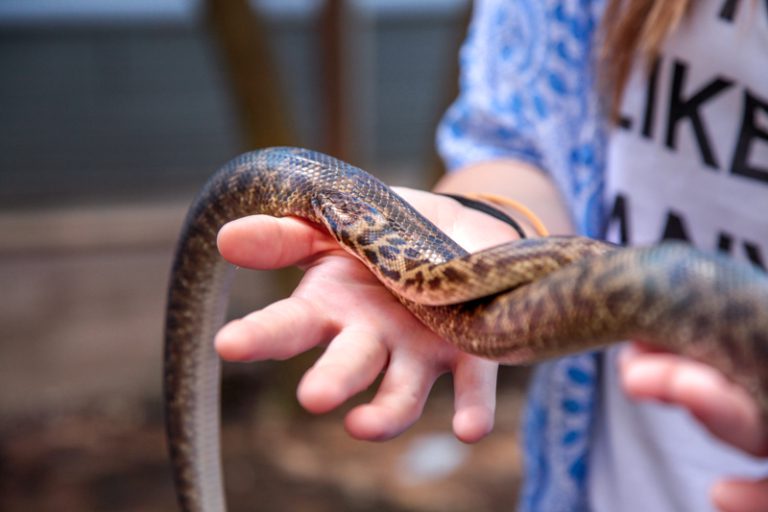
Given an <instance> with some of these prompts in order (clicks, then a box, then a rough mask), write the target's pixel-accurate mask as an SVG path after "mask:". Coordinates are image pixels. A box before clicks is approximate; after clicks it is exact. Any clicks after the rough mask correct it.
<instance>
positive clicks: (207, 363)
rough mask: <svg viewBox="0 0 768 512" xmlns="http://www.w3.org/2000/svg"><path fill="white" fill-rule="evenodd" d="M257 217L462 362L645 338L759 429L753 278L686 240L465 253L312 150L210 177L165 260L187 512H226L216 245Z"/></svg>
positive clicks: (767, 322) (279, 152)
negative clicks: (458, 352)
mask: <svg viewBox="0 0 768 512" xmlns="http://www.w3.org/2000/svg"><path fill="white" fill-rule="evenodd" d="M255 213H262V214H269V215H274V216H285V215H295V216H299V217H303V218H305V219H308V220H310V221H313V222H316V223H320V224H324V225H325V226H326V227H327V228H328V230H329V232H330V233H331V234H332V235H333V236H334V237H335V238H336V240H338V241H339V243H340V244H341V245H343V246H344V247H345V248H346V249H348V250H349V251H350V252H352V253H353V254H355V255H356V256H357V257H358V258H359V259H360V260H361V261H362V262H363V263H364V264H365V265H366V266H367V267H368V268H369V269H370V270H371V271H372V272H373V273H374V274H376V276H377V277H378V278H379V279H380V280H381V281H382V283H384V284H385V285H386V286H387V287H388V288H390V289H391V290H392V291H393V292H394V293H395V295H397V296H398V298H399V299H400V300H401V302H403V304H405V306H406V307H408V308H409V309H410V310H411V311H412V312H413V314H414V315H415V316H417V317H418V318H419V319H420V320H421V321H422V322H423V323H424V324H426V325H427V326H428V327H430V328H431V329H432V330H434V331H436V332H438V333H439V334H441V335H442V336H443V337H445V338H446V339H447V340H449V341H450V342H452V343H454V344H455V345H456V346H457V347H459V348H460V349H462V350H464V351H467V352H470V353H473V354H477V355H480V356H483V357H488V358H491V359H495V360H498V361H501V362H504V363H512V364H517V363H528V362H532V361H535V360H539V359H542V358H547V357H553V356H558V355H563V354H567V353H573V352H578V351H583V350H586V349H589V348H593V347H597V346H600V345H605V344H607V343H610V342H614V341H619V340H623V339H642V340H645V341H649V342H652V343H656V344H659V345H662V346H664V347H666V348H670V349H672V350H674V351H676V352H680V353H683V354H685V355H688V356H690V357H693V358H696V359H699V360H703V361H704V362H707V363H709V364H711V365H713V366H715V367H716V368H718V369H720V370H721V371H723V372H724V373H725V374H726V375H727V376H729V377H730V378H731V379H733V380H734V381H735V382H737V383H739V384H741V385H743V386H745V387H746V388H747V389H748V390H749V391H750V392H752V393H753V395H754V396H755V397H756V399H757V401H758V403H759V405H760V407H761V410H762V411H763V417H764V418H768V398H767V397H768V365H766V364H765V362H766V359H767V358H768V277H766V274H765V273H764V272H762V271H760V270H758V269H757V268H753V267H751V266H749V265H746V264H738V263H735V262H732V261H729V260H728V259H726V258H724V257H720V256H713V255H707V254H704V253H701V252H698V251H696V250H694V249H692V248H690V247H688V246H685V245H682V244H674V243H667V244H662V245H659V246H656V247H651V248H641V249H621V248H617V247H615V246H612V245H610V244H606V243H603V242H597V241H593V240H589V239H585V238H579V237H573V238H566V237H561V238H558V237H549V238H541V239H534V240H523V241H519V242H513V243H511V244H507V245H504V246H499V247H496V248H492V249H489V250H487V251H483V252H479V253H475V254H467V252H466V251H464V250H463V249H462V248H461V247H459V246H458V245H457V244H456V243H455V242H453V241H452V240H451V239H450V238H448V237H447V236H446V235H445V234H443V233H442V232H441V231H439V230H438V229H437V228H436V227H435V226H434V225H433V224H431V223H430V222H429V221H427V220H426V219H424V218H423V217H422V216H421V215H420V214H418V213H417V212H416V211H415V210H414V209H413V208H412V207H410V206H409V205H408V204H407V203H405V202H404V201H402V200H401V199H400V198H399V197H398V196H397V195H395V194H393V193H392V192H391V191H390V190H389V189H388V188H387V187H386V186H385V185H383V184H382V183H381V182H379V181H378V180H376V179H375V178H373V177H371V176H370V175H368V174H366V173H365V172H363V171H361V170H360V169H357V168H355V167H352V166H350V165H348V164H346V163H343V162H340V161H338V160H335V159H333V158H331V157H328V156H326V155H322V154H319V153H315V152H311V151H307V150H301V149H292V148H273V149H266V150H261V151H256V152H253V153H248V154H245V155H242V156H240V157H238V158H236V159H235V160H233V161H231V162H230V163H229V164H227V165H226V166H224V167H223V168H222V169H221V170H220V171H219V172H218V173H216V174H215V175H214V176H213V177H212V178H211V179H210V181H209V182H208V184H207V185H206V186H205V188H204V189H203V191H202V192H201V193H200V195H199V196H198V198H197V200H196V201H195V202H194V204H193V206H192V207H191V209H190V211H189V214H188V216H187V219H186V221H185V223H184V227H183V231H182V233H181V237H180V240H179V244H178V248H177V252H176V257H175V261H174V264H173V269H172V273H171V282H170V287H169V294H168V308H167V317H166V331H165V367H164V379H165V406H166V422H167V430H168V437H169V445H170V451H171V459H172V464H173V468H174V476H175V479H176V484H177V491H178V495H179V501H180V504H181V508H182V509H183V510H187V511H206V512H212V511H220V510H224V509H225V502H224V493H223V484H222V473H221V462H220V453H219V396H218V395H219V382H218V381H219V362H218V358H217V356H216V353H215V351H214V349H213V344H212V339H213V336H214V334H215V332H216V330H217V329H218V328H219V326H220V325H221V323H222V321H223V315H224V311H225V306H226V298H227V286H228V283H229V281H230V276H231V274H232V273H231V271H230V270H229V265H227V264H226V263H225V262H224V261H223V260H222V259H221V258H220V256H219V254H218V251H217V248H216V235H217V233H218V231H219V228H221V226H222V225H223V224H225V223H226V222H228V221H230V220H233V219H236V218H238V217H242V216H245V215H250V214H255Z"/></svg>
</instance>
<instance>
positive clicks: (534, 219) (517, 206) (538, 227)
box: [467, 193, 549, 236]
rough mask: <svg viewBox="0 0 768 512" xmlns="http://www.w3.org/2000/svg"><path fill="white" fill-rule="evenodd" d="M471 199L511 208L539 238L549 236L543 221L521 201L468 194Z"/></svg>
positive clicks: (498, 196)
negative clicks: (526, 222) (523, 218)
mask: <svg viewBox="0 0 768 512" xmlns="http://www.w3.org/2000/svg"><path fill="white" fill-rule="evenodd" d="M467 195H468V196H469V197H473V198H476V199H480V200H483V201H488V202H489V203H491V204H494V205H497V206H505V207H507V208H510V209H512V210H514V211H516V212H517V213H519V214H520V215H522V216H523V217H525V219H526V220H527V221H528V223H529V224H530V225H531V227H532V228H533V230H534V231H535V232H536V234H537V235H539V236H549V230H548V229H547V227H546V226H545V225H544V223H543V222H542V221H541V219H540V218H539V217H538V215H536V214H535V213H533V211H531V209H530V208H528V207H527V206H525V205H524V204H523V203H521V202H520V201H516V200H514V199H510V198H508V197H504V196H500V195H497V194H480V193H473V194H467Z"/></svg>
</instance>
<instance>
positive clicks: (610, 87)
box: [600, 0, 691, 120]
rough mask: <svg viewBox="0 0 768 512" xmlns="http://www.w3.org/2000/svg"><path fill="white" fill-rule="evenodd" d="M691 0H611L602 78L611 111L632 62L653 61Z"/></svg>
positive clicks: (618, 101) (616, 109) (605, 26)
mask: <svg viewBox="0 0 768 512" xmlns="http://www.w3.org/2000/svg"><path fill="white" fill-rule="evenodd" d="M690 4H691V0H610V1H609V3H608V6H607V7H606V10H605V14H604V16H603V27H602V28H603V47H602V52H601V63H600V72H601V76H600V81H601V84H602V87H603V89H604V91H605V92H606V93H607V94H608V97H609V98H610V100H611V101H610V103H609V107H610V113H611V116H612V117H613V119H614V120H616V119H618V115H619V105H620V104H621V97H622V94H623V92H624V87H625V86H626V84H627V80H628V79H629V73H630V71H631V69H632V64H633V63H634V62H635V59H636V58H638V57H639V58H641V59H643V60H644V61H645V63H646V64H647V65H649V66H650V65H651V63H652V62H653V60H654V59H655V58H656V57H657V56H658V54H659V48H660V47H661V44H662V43H663V42H664V39H665V38H666V37H667V36H668V35H669V34H670V33H671V32H672V31H673V30H674V29H675V28H676V27H677V26H678V25H679V23H680V20H682V18H683V16H684V15H685V13H686V11H687V10H688V7H689V6H690Z"/></svg>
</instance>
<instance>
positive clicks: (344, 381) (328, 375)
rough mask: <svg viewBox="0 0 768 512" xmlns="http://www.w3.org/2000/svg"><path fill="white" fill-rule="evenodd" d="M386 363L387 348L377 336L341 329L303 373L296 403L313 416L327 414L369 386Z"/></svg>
mask: <svg viewBox="0 0 768 512" xmlns="http://www.w3.org/2000/svg"><path fill="white" fill-rule="evenodd" d="M386 363H387V348H386V347H385V346H384V344H383V343H382V342H381V340H380V339H379V337H378V336H376V335H375V334H374V333H372V332H368V331H365V330H362V329H354V328H347V329H344V330H343V331H341V333H340V334H339V335H338V336H336V338H334V339H333V341H331V343H330V345H328V349H327V350H326V351H325V353H324V354H323V355H322V357H320V359H318V360H317V362H316V363H315V364H314V366H313V367H312V368H310V369H309V370H308V371H307V373H306V374H304V377H303V378H302V379H301V382H300V383H299V389H298V393H297V394H298V398H299V402H300V403H301V405H303V406H304V407H305V408H306V409H307V410H309V411H311V412H314V413H323V412H327V411H330V410H331V409H333V408H335V407H337V406H338V405H340V404H341V403H342V402H344V401H345V400H347V399H348V398H350V397H352V396H353V395H355V394H356V393H358V392H360V391H362V390H364V389H366V388H367V387H368V386H370V385H371V384H372V383H373V381H374V380H375V379H376V377H377V376H378V375H379V373H381V370H382V369H383V368H384V366H385V365H386Z"/></svg>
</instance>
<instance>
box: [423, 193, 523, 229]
mask: <svg viewBox="0 0 768 512" xmlns="http://www.w3.org/2000/svg"><path fill="white" fill-rule="evenodd" d="M435 193H436V194H439V195H441V196H445V197H450V198H451V199H453V200H455V201H458V202H459V203H460V204H461V205H462V206H466V207H467V208H472V209H473V210H477V211H480V212H483V213H485V214H486V215H490V216H491V217H494V218H495V219H498V220H500V221H502V222H504V223H506V224H509V225H510V226H512V229H514V230H515V231H516V232H517V234H518V236H520V238H528V237H527V236H526V235H525V231H523V228H522V227H521V226H520V224H519V223H518V222H517V221H516V220H515V219H513V218H512V217H510V216H509V215H507V214H506V213H505V212H503V211H501V210H499V209H498V208H494V207H493V206H491V205H489V204H488V203H484V202H482V201H478V200H476V199H470V198H468V197H465V196H460V195H458V194H446V193H444V192H435Z"/></svg>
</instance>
